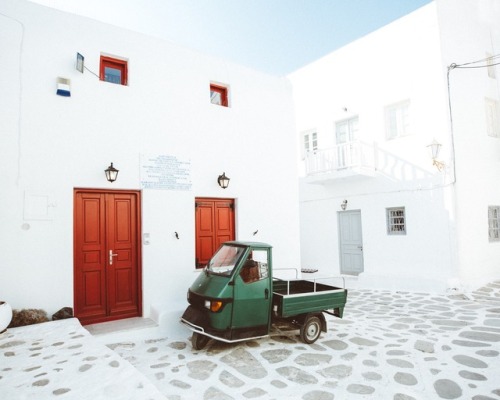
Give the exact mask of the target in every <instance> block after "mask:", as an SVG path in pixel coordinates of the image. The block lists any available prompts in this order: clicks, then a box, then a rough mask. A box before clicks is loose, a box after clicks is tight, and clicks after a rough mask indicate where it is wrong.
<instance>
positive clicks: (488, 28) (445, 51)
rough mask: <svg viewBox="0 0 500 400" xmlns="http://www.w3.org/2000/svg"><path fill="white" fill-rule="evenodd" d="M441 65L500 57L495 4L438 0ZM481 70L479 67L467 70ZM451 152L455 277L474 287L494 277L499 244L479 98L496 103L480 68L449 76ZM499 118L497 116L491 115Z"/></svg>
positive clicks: (493, 177) (497, 141)
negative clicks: (491, 231)
mask: <svg viewBox="0 0 500 400" xmlns="http://www.w3.org/2000/svg"><path fill="white" fill-rule="evenodd" d="M437 9H438V12H439V14H438V15H439V25H440V38H441V42H442V60H443V64H444V65H447V66H448V65H451V64H452V63H455V64H464V63H469V62H473V61H477V60H484V59H485V58H486V57H487V54H488V53H489V54H490V55H498V54H500V27H499V25H498V21H499V20H500V3H499V2H498V1H496V0H481V1H474V2H471V1H467V0H457V1H451V0H439V1H438V2H437ZM481 65H482V66H484V65H485V63H479V64H473V65H470V66H474V67H478V66H481ZM450 93H451V106H452V111H453V122H454V123H453V132H454V137H455V152H456V167H457V168H456V169H457V182H456V199H457V200H456V203H457V214H456V221H457V232H458V237H457V239H458V254H457V263H458V269H459V274H460V277H461V280H462V282H463V284H464V285H465V286H466V287H469V288H474V287H477V286H479V285H481V284H484V283H485V282H489V281H491V280H493V279H498V277H499V276H500V263H499V261H498V260H499V259H500V242H490V241H489V239H488V221H487V218H488V206H499V205H500V185H498V182H500V138H498V137H491V136H488V134H487V125H486V113H485V110H486V108H485V98H486V97H488V98H490V99H492V100H496V101H499V100H500V69H499V68H498V66H496V79H492V78H490V77H488V73H487V69H486V68H473V69H454V70H452V71H451V72H450ZM497 118H500V116H497Z"/></svg>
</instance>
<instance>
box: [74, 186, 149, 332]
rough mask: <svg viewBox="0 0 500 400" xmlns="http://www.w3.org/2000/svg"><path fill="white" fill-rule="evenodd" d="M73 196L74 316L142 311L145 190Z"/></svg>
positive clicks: (95, 318) (85, 319)
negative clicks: (142, 192) (142, 200)
mask: <svg viewBox="0 0 500 400" xmlns="http://www.w3.org/2000/svg"><path fill="white" fill-rule="evenodd" d="M74 198H75V203H74V204H75V209H74V298H75V301H74V303H75V304H74V310H75V316H76V317H77V318H79V319H80V321H81V322H82V323H83V324H89V323H95V322H102V321H110V320H115V319H121V318H130V317H136V316H140V315H141V293H140V287H141V286H140V282H141V275H140V272H141V270H140V254H139V252H140V247H139V243H140V242H139V237H140V232H139V231H140V229H139V228H140V193H139V192H125V191H113V192H104V191H99V190H95V191H92V190H88V191H84V190H75V197H74Z"/></svg>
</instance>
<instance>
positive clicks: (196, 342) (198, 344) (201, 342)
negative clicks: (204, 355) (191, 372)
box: [191, 332, 210, 350]
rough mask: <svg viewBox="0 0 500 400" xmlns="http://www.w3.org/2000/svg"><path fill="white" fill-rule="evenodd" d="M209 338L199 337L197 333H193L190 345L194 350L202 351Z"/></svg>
mask: <svg viewBox="0 0 500 400" xmlns="http://www.w3.org/2000/svg"><path fill="white" fill-rule="evenodd" d="M209 340H210V338H209V337H208V336H205V335H201V334H199V333H198V332H193V336H192V337H191V344H192V345H193V348H194V349H195V350H203V349H204V348H205V346H206V345H207V343H208V341H209Z"/></svg>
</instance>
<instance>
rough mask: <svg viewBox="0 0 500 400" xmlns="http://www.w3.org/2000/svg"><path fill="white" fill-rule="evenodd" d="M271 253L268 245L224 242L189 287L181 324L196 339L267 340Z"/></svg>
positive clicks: (270, 297) (270, 295) (269, 317)
mask: <svg viewBox="0 0 500 400" xmlns="http://www.w3.org/2000/svg"><path fill="white" fill-rule="evenodd" d="M271 252H272V248H271V246H270V245H268V244H265V243H257V242H244V243H243V242H237V241H233V242H226V243H224V244H223V245H222V246H221V247H220V248H219V250H218V251H217V252H216V253H215V254H214V255H213V257H212V258H211V259H210V261H209V262H208V265H207V266H206V267H205V269H204V270H203V271H202V272H201V273H200V275H199V276H198V278H197V279H196V280H195V281H194V282H193V284H192V285H191V287H190V288H189V290H188V302H189V306H188V308H187V309H186V311H185V312H184V314H183V316H182V318H181V321H182V322H184V323H185V324H187V325H188V326H190V327H191V328H192V329H193V330H194V333H195V334H196V333H199V334H202V335H203V336H205V337H212V338H214V339H217V340H222V341H228V342H235V341H239V340H246V339H249V338H257V337H262V336H266V335H267V334H268V333H269V329H270V324H271V305H272V254H271ZM195 339H199V340H201V341H203V338H200V337H198V336H197V337H196V338H195Z"/></svg>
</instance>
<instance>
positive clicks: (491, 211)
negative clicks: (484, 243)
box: [488, 206, 500, 242]
mask: <svg viewBox="0 0 500 400" xmlns="http://www.w3.org/2000/svg"><path fill="white" fill-rule="evenodd" d="M488 239H489V241H490V242H500V206H489V207H488Z"/></svg>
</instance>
